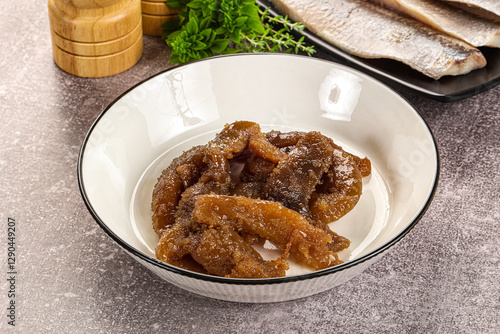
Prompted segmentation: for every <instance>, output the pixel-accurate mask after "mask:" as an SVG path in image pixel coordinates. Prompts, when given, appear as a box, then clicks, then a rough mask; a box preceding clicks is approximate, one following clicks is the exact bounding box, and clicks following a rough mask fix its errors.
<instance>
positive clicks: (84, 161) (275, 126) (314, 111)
mask: <svg viewBox="0 0 500 334" xmlns="http://www.w3.org/2000/svg"><path fill="white" fill-rule="evenodd" d="M236 120H249V121H254V122H257V123H259V124H260V125H261V128H262V130H263V131H269V130H279V131H292V130H301V131H311V130H315V131H320V132H321V133H323V134H324V135H327V136H329V137H331V138H333V139H334V141H335V142H336V143H337V144H339V145H341V146H342V147H343V148H344V149H346V150H347V151H350V152H352V153H354V154H357V155H359V156H362V157H363V156H367V157H368V158H369V159H370V160H371V162H372V175H371V176H369V177H367V178H365V179H364V182H363V195H362V197H361V200H360V201H359V203H358V205H357V206H356V207H355V208H354V209H353V210H352V211H351V212H349V213H348V214H347V215H346V216H344V217H343V218H341V219H340V220H339V221H337V222H334V223H332V224H331V228H332V230H333V231H335V232H337V233H339V234H340V235H343V236H345V237H347V238H349V239H350V240H351V242H352V244H351V247H349V249H347V250H345V251H343V252H342V253H341V254H340V257H341V258H342V259H343V260H344V261H346V262H349V261H355V260H357V259H361V258H362V257H364V256H368V255H369V254H371V253H373V252H376V251H377V250H379V249H381V248H383V247H385V246H386V245H387V244H388V243H390V242H391V241H393V240H394V239H396V238H398V236H400V235H401V234H402V233H404V232H405V231H407V230H408V229H409V228H410V227H411V226H412V225H413V224H414V223H415V222H416V220H418V218H419V217H420V215H421V214H422V213H423V211H424V210H425V208H426V207H427V205H428V204H429V202H430V199H431V197H432V193H433V191H434V189H435V186H436V182H437V176H438V175H437V173H438V168H439V167H438V154H437V150H436V145H435V142H434V139H433V136H432V134H431V133H430V130H429V128H428V127H427V125H426V124H425V122H424V121H423V120H422V118H421V117H420V116H419V114H418V113H417V112H416V111H415V110H414V109H413V107H412V106H411V105H409V104H408V103H407V102H406V101H405V100H404V99H402V98H401V97H400V96H399V95H398V94H396V93H394V92H393V91H392V90H390V89H388V88H387V87H386V86H384V85H382V84H380V83H379V82H377V81H375V80H373V79H371V78H369V77H368V76H365V75H363V74H360V73H359V72H357V71H354V70H351V69H349V68H346V67H343V66H341V65H338V64H335V63H331V62H327V61H323V60H318V59H314V58H307V57H301V56H291V55H277V54H270V55H260V54H258V55H237V56H227V57H218V58H211V59H208V60H204V61H200V62H195V63H191V64H188V65H185V66H179V67H177V68H174V69H171V70H168V71H166V72H163V73H160V74H159V75H156V76H154V77H152V78H150V79H149V80H146V81H144V82H142V83H141V84H139V85H137V86H135V87H133V88H132V89H131V90H129V91H128V92H126V93H125V94H123V95H122V96H121V97H119V98H118V99H117V100H116V101H115V102H113V103H112V104H111V105H110V106H109V107H108V108H107V109H106V110H105V111H104V112H103V113H102V114H101V116H100V117H99V118H98V119H97V121H96V122H95V124H94V125H93V127H92V128H91V130H90V131H89V134H88V136H87V138H86V141H85V143H84V146H83V147H82V151H81V156H80V166H79V180H80V187H81V189H82V194H83V197H84V200H85V201H86V204H87V205H88V206H89V209H90V210H91V212H92V213H93V215H94V217H95V218H96V219H97V221H98V222H99V223H100V225H101V226H102V227H103V228H104V229H105V230H106V231H107V232H108V233H110V234H111V235H112V237H113V238H114V239H115V240H116V241H117V242H118V243H120V244H121V245H122V246H125V248H129V249H135V250H137V251H139V252H141V253H142V254H144V256H145V258H146V259H147V258H148V257H152V258H153V257H154V249H155V246H156V243H157V241H158V237H157V236H156V234H155V233H154V231H153V229H152V225H151V209H150V206H151V194H152V189H153V187H154V184H155V183H156V179H157V177H158V176H159V175H160V173H161V171H162V170H163V169H164V168H166V167H167V166H168V165H169V163H170V162H171V161H172V159H173V158H175V157H176V156H178V155H180V154H181V153H182V152H183V151H184V150H187V149H189V148H191V147H193V146H195V145H199V144H204V143H207V142H208V141H209V140H210V139H212V138H213V137H214V135H215V134H216V133H217V132H218V131H220V130H221V129H222V127H223V126H224V124H226V123H231V122H234V121H236ZM260 251H261V252H263V255H264V256H265V257H274V256H276V254H274V253H273V251H269V250H263V249H261V250H260ZM153 262H154V261H153ZM307 272H308V269H305V268H303V267H300V266H298V265H296V264H292V268H291V270H290V271H289V272H288V275H297V274H303V273H307Z"/></svg>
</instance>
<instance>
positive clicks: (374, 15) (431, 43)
mask: <svg viewBox="0 0 500 334" xmlns="http://www.w3.org/2000/svg"><path fill="white" fill-rule="evenodd" d="M271 2H272V3H273V4H274V5H275V6H276V8H278V10H280V11H281V12H282V13H284V14H285V15H288V17H289V18H290V19H292V20H294V21H297V22H302V23H303V24H305V26H306V27H307V29H308V30H309V31H311V32H312V33H314V34H316V35H317V36H319V37H320V38H322V39H324V40H325V41H327V42H329V43H331V44H332V45H335V46H336V47H338V48H340V49H342V50H344V51H346V52H349V53H351V54H353V55H356V56H359V57H363V58H389V59H395V60H398V61H400V62H403V63H405V64H407V65H409V66H410V67H412V68H413V69H415V70H417V71H420V72H422V73H423V74H425V75H427V76H429V77H431V78H433V79H436V80H437V79H439V78H441V77H442V76H445V75H461V74H466V73H469V72H470V71H472V70H475V69H478V68H481V67H484V66H485V65H486V59H485V58H484V56H483V55H482V53H481V52H480V51H479V50H478V49H476V48H475V47H473V46H471V45H470V44H468V43H465V42H463V41H461V40H459V39H457V38H454V37H449V36H446V35H444V34H440V33H438V32H437V31H436V30H434V29H432V28H429V27H427V26H426V25H424V24H422V23H420V22H418V21H416V20H414V19H411V18H406V17H402V16H401V15H398V14H396V13H394V12H393V11H391V10H389V9H386V8H383V7H382V6H381V5H379V4H375V3H371V2H369V1H366V0H272V1H271Z"/></svg>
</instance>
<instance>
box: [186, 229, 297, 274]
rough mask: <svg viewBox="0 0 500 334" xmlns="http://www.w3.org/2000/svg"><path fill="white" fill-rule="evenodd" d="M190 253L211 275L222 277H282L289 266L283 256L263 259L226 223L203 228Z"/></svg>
mask: <svg viewBox="0 0 500 334" xmlns="http://www.w3.org/2000/svg"><path fill="white" fill-rule="evenodd" d="M191 256H192V257H193V259H194V260H195V261H196V262H198V263H199V264H201V265H202V266H203V268H205V269H206V270H207V271H208V272H209V273H210V274H213V275H218V276H225V277H233V278H264V277H282V276H285V273H286V269H288V264H287V262H286V259H285V260H280V259H278V260H277V261H266V260H264V259H263V258H262V256H261V255H260V254H259V253H258V252H257V251H256V250H255V249H254V248H253V247H252V246H251V245H250V244H248V243H247V242H245V241H244V239H243V238H242V237H241V236H240V235H239V234H238V233H236V232H235V231H234V230H233V228H232V227H231V226H228V225H222V226H219V227H218V228H211V229H207V230H205V231H204V232H203V234H202V235H201V238H200V240H199V243H198V245H197V247H196V248H195V249H194V251H193V252H191Z"/></svg>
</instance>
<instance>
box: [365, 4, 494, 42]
mask: <svg viewBox="0 0 500 334" xmlns="http://www.w3.org/2000/svg"><path fill="white" fill-rule="evenodd" d="M375 1H377V2H379V3H381V4H383V5H385V6H387V7H389V8H391V9H394V10H396V11H399V12H402V13H405V14H406V15H409V16H411V17H413V18H414V19H416V20H418V21H420V22H422V23H424V24H427V25H429V26H431V27H433V28H435V29H437V30H439V31H441V32H444V33H446V34H448V35H451V36H454V37H456V38H459V39H461V40H463V41H465V42H467V43H469V44H471V45H473V46H477V47H479V46H489V47H494V48H500V23H496V22H493V21H491V20H487V19H484V18H481V17H479V16H476V15H474V14H471V13H469V12H464V11H462V10H459V9H457V8H455V7H452V6H449V5H448V4H446V3H444V2H441V1H435V0H375ZM498 2H499V3H500V0H498Z"/></svg>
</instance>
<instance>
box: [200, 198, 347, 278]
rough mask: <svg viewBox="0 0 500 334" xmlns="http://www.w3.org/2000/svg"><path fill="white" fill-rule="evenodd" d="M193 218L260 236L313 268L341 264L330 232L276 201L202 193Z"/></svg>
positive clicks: (203, 222) (213, 226) (211, 225)
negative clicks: (317, 226)
mask: <svg viewBox="0 0 500 334" xmlns="http://www.w3.org/2000/svg"><path fill="white" fill-rule="evenodd" d="M192 217H193V219H194V220H195V221H197V222H199V223H202V224H206V225H207V226H208V228H209V229H212V228H219V227H220V226H227V225H229V226H231V227H232V228H233V229H234V230H235V231H236V232H244V233H250V234H256V235H259V236H260V237H262V238H264V239H266V240H269V241H270V242H271V243H273V244H274V245H275V246H276V247H277V248H278V249H280V250H283V251H285V253H286V252H289V253H290V255H291V256H293V257H294V258H295V259H296V260H297V261H298V262H300V263H302V264H304V265H306V266H308V267H311V268H313V269H324V268H328V267H331V266H334V265H337V264H340V263H342V262H341V261H340V260H339V259H338V257H337V256H336V254H335V253H334V252H332V251H331V250H330V249H329V248H328V244H329V243H331V242H332V238H331V236H330V235H329V234H327V233H326V232H325V231H323V230H321V229H319V228H316V227H314V226H312V225H311V224H309V222H308V221H307V219H306V218H304V217H303V216H302V215H301V214H299V213H298V212H296V211H294V210H291V209H288V208H286V207H284V206H283V205H281V204H280V203H277V202H272V201H266V200H258V199H251V198H247V197H243V196H224V195H200V196H198V197H197V199H196V203H195V208H194V210H193V215H192Z"/></svg>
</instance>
